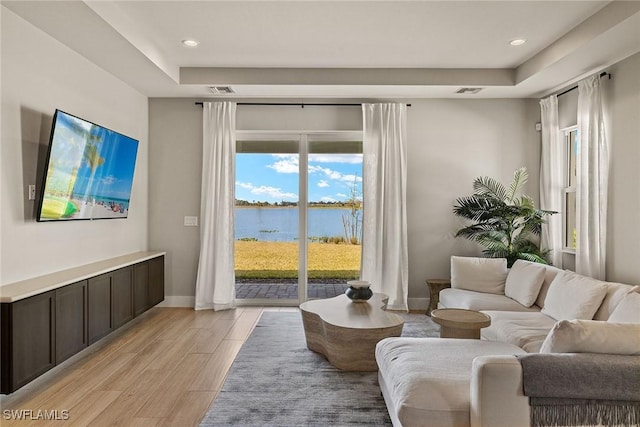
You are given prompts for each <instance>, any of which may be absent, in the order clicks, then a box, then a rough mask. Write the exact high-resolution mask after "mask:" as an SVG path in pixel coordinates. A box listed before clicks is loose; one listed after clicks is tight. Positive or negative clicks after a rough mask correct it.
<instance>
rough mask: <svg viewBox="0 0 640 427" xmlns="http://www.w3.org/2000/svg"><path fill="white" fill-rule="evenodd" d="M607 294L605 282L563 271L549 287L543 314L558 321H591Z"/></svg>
mask: <svg viewBox="0 0 640 427" xmlns="http://www.w3.org/2000/svg"><path fill="white" fill-rule="evenodd" d="M606 293H607V286H606V285H605V284H604V282H601V281H599V280H596V279H592V278H591V277H586V276H582V275H580V274H576V273H574V272H572V271H568V270H567V271H563V272H562V273H560V274H558V275H557V276H556V278H555V279H554V280H553V283H551V286H549V292H548V293H547V297H546V299H545V301H544V307H543V308H542V312H543V313H544V314H546V315H547V316H551V317H553V318H554V319H556V320H572V319H583V320H591V319H593V315H594V314H596V311H597V310H598V307H600V304H602V300H603V299H604V296H605V294H606Z"/></svg>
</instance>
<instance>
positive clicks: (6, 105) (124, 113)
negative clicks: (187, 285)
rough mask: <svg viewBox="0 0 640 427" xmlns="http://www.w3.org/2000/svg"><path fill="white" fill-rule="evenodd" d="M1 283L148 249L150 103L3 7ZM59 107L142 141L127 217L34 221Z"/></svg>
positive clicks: (0, 208)
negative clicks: (31, 194)
mask: <svg viewBox="0 0 640 427" xmlns="http://www.w3.org/2000/svg"><path fill="white" fill-rule="evenodd" d="M1 19H2V30H1V31H2V46H1V52H2V104H1V105H2V110H1V118H2V131H1V134H0V135H1V139H2V144H1V148H0V155H1V158H0V165H1V177H2V180H1V184H0V185H1V189H2V191H1V195H0V199H1V204H0V215H1V218H0V227H1V228H0V233H1V240H2V243H1V248H2V250H1V252H0V284H2V285H5V284H8V283H12V282H14V281H18V280H22V279H26V278H30V277H34V276H38V275H41V274H46V273H50V272H54V271H58V270H62V269H65V268H70V267H74V266H78V265H82V264H86V263H89V262H93V261H98V260H101V259H105V258H110V257H114V256H118V255H122V254H126V253H130V252H136V251H139V250H146V248H147V236H148V191H147V188H148V180H147V175H148V160H147V157H148V154H147V152H148V144H147V133H148V101H147V98H146V97H145V96H144V95H142V94H140V93H139V92H137V91H135V90H133V89H132V88H131V87H129V86H127V85H126V84H124V83H123V82H122V81H120V80H118V79H116V78H115V77H113V76H112V75H111V74H108V73H107V72H105V71H103V70H102V69H100V68H98V67H97V66H95V65H94V64H93V63H91V62H89V61H88V60H86V59H85V58H83V57H82V56H80V55H78V54H77V53H75V52H73V51H71V50H70V49H69V48H67V47H66V46H64V45H62V44H60V43H59V42H58V41H56V40H55V39H53V38H52V37H50V36H48V35H47V34H45V33H43V32H42V31H40V30H38V29H36V28H35V27H33V26H32V25H31V24H29V23H27V22H26V21H24V20H23V19H22V18H20V17H18V16H17V15H15V14H14V13H13V12H11V11H9V10H8V9H6V8H4V7H2V17H1ZM56 108H59V109H62V110H64V111H67V112H69V113H71V114H74V115H77V116H80V117H82V118H85V119H87V120H90V121H93V122H95V123H98V124H101V125H104V126H106V127H109V128H111V129H113V130H117V131H118V132H121V133H124V134H126V135H128V136H131V137H133V138H135V139H138V140H139V141H140V144H139V148H138V158H137V164H136V170H135V176H134V181H133V191H132V195H131V205H130V211H129V218H128V219H125V220H122V219H120V220H104V221H73V222H65V223H61V222H54V223H36V222H35V219H34V218H35V215H34V202H33V201H29V200H28V198H27V186H28V185H29V184H37V185H38V186H39V185H40V182H38V181H37V179H38V178H40V177H41V174H42V168H43V167H44V165H43V160H44V156H45V155H46V149H47V144H48V138H49V131H50V126H51V121H52V116H53V113H54V111H55V109H56Z"/></svg>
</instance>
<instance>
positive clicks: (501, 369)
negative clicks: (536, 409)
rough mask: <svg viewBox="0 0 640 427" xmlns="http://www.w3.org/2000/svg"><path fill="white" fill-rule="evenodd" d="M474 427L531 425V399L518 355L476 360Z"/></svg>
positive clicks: (472, 401) (472, 396)
mask: <svg viewBox="0 0 640 427" xmlns="http://www.w3.org/2000/svg"><path fill="white" fill-rule="evenodd" d="M470 416H471V427H514V426H518V427H520V426H523V427H524V426H529V417H530V410H529V398H528V397H527V396H525V395H524V393H523V389H522V367H521V366H520V362H519V361H518V359H517V358H516V357H515V356H480V357H476V358H475V359H474V360H473V367H472V371H471V388H470Z"/></svg>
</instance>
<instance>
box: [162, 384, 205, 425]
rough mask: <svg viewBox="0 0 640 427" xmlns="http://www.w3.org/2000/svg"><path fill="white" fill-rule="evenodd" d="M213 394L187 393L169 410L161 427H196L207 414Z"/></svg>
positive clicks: (201, 392) (202, 392)
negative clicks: (168, 414)
mask: <svg viewBox="0 0 640 427" xmlns="http://www.w3.org/2000/svg"><path fill="white" fill-rule="evenodd" d="M215 397H216V393H215V392H210V391H189V392H187V393H185V394H183V396H182V397H181V398H180V399H179V400H178V401H177V402H176V403H175V405H174V406H173V408H171V411H170V413H171V415H170V416H169V417H168V418H167V419H165V421H164V422H163V424H162V425H163V426H167V427H168V426H175V427H189V426H197V425H198V424H200V421H201V420H202V418H203V417H204V415H205V414H206V413H207V410H208V409H209V407H210V406H211V402H213V399H214V398H215Z"/></svg>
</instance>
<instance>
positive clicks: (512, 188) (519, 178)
mask: <svg viewBox="0 0 640 427" xmlns="http://www.w3.org/2000/svg"><path fill="white" fill-rule="evenodd" d="M528 180H529V174H528V173H527V168H524V167H523V168H520V169H518V170H516V171H515V173H514V174H513V180H512V181H511V184H509V189H508V190H507V194H506V200H508V201H513V199H515V197H516V194H517V193H518V192H519V191H520V189H521V188H522V186H523V185H524V184H526V183H527V181H528Z"/></svg>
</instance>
